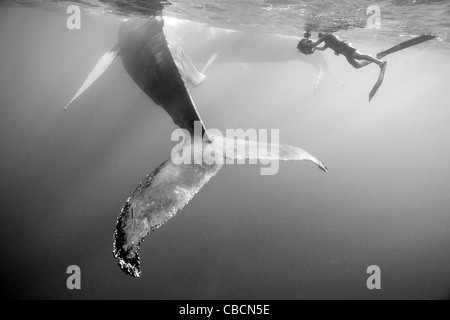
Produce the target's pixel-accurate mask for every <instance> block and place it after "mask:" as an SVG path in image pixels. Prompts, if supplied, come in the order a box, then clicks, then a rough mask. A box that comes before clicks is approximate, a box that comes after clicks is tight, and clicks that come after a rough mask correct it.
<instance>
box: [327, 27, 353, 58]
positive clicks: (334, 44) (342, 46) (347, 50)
mask: <svg viewBox="0 0 450 320" xmlns="http://www.w3.org/2000/svg"><path fill="white" fill-rule="evenodd" d="M322 38H323V41H324V42H325V44H326V45H327V46H328V48H331V49H333V50H334V52H335V53H337V54H342V55H344V56H346V57H348V58H352V57H353V53H355V51H356V48H354V47H353V46H352V45H351V43H347V42H346V41H345V40H342V39H341V38H339V37H338V36H335V35H334V34H330V33H328V34H325V35H323V36H322Z"/></svg>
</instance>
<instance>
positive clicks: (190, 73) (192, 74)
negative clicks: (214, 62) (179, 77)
mask: <svg viewBox="0 0 450 320" xmlns="http://www.w3.org/2000/svg"><path fill="white" fill-rule="evenodd" d="M185 68H186V79H187V81H188V82H189V83H190V84H191V85H192V86H194V87H198V86H199V85H201V84H202V83H203V81H205V79H206V75H204V74H203V73H202V72H200V71H198V70H197V68H196V67H195V65H194V63H193V62H192V60H191V58H189V57H188V56H187V55H186V64H185Z"/></svg>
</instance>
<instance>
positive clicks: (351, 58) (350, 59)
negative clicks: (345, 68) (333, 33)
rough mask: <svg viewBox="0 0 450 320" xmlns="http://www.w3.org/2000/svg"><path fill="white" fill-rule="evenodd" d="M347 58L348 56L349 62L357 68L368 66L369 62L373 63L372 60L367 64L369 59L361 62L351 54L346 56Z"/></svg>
mask: <svg viewBox="0 0 450 320" xmlns="http://www.w3.org/2000/svg"><path fill="white" fill-rule="evenodd" d="M345 58H347V61H348V63H350V64H351V65H352V66H353V67H354V68H356V69H359V68H362V67H364V66H366V65H367V64H369V63H371V62H368V63H367V64H365V63H366V62H367V61H364V62H359V61H356V60H355V59H354V58H353V57H350V56H345Z"/></svg>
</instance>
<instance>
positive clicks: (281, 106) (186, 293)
mask: <svg viewBox="0 0 450 320" xmlns="http://www.w3.org/2000/svg"><path fill="white" fill-rule="evenodd" d="M17 2H18V1H15V3H16V4H15V5H14V6H12V5H10V4H8V5H3V6H1V7H0V57H1V58H0V97H1V98H0V150H1V153H0V168H1V169H0V181H1V182H2V183H1V187H0V188H1V194H2V199H3V201H2V203H1V204H0V212H1V214H2V218H3V220H2V221H3V224H2V225H3V228H2V232H1V233H0V240H1V243H2V245H1V254H2V262H1V284H2V288H4V291H5V292H6V294H7V296H9V297H10V298H44V299H59V298H67V299H77V298H85V299H91V298H125V299H132V298H143V299H260V298H261V299H345V298H350V299H382V298H384V299H401V298H405V299H442V298H446V297H448V296H449V294H450V280H449V277H448V275H449V274H450V258H449V255H448V248H449V245H450V232H449V230H450V213H449V210H448V208H449V206H450V194H449V186H448V183H449V181H450V170H449V169H448V166H447V163H448V162H449V160H450V153H449V152H448V137H450V129H449V126H448V123H449V121H450V112H449V109H448V105H449V101H450V93H449V91H448V83H449V82H450V76H449V75H450V63H449V61H450V60H449V52H448V47H447V46H448V44H447V42H446V38H445V35H446V32H447V30H448V19H445V18H444V16H445V13H446V12H447V13H448V4H447V2H445V1H433V2H423V1H422V2H414V3H413V2H408V1H395V2H392V1H390V2H380V3H379V5H380V7H381V9H382V12H385V13H386V14H387V15H388V17H387V20H388V23H387V27H386V29H383V28H382V29H381V30H380V31H377V30H367V29H365V28H359V27H357V26H356V24H358V23H359V24H361V21H364V20H363V19H364V18H365V17H364V18H362V17H361V18H357V17H358V15H359V14H360V13H361V12H362V11H363V9H364V8H365V5H366V3H365V2H364V1H363V5H364V6H362V5H361V6H360V7H358V3H357V2H345V3H344V2H343V3H340V2H334V1H333V3H335V4H331V2H330V3H327V2H325V3H324V4H323V5H321V4H320V3H319V2H317V3H315V2H308V3H294V2H292V3H287V2H286V3H284V2H283V3H280V2H264V3H259V4H258V6H257V4H256V3H253V2H246V3H245V4H244V3H240V4H241V9H242V10H241V11H240V12H242V15H239V16H237V15H231V14H230V15H228V14H227V13H228V12H230V10H237V9H232V8H235V7H233V6H232V5H231V4H230V3H229V2H220V3H219V2H208V5H206V3H203V7H201V6H200V5H198V4H195V3H194V2H192V1H191V2H190V3H192V6H188V7H185V6H186V5H185V4H183V3H181V2H173V3H172V4H171V5H167V6H164V9H163V14H164V15H167V16H170V17H171V18H172V20H171V19H169V21H172V23H174V24H175V25H178V30H179V35H180V37H181V38H182V40H183V41H184V43H185V46H186V50H187V52H188V53H189V54H190V55H191V57H192V59H193V61H194V63H195V64H196V65H197V66H199V68H201V67H202V66H203V65H204V64H205V63H206V60H207V59H208V57H210V55H211V54H212V53H216V52H218V53H219V57H220V58H219V59H218V60H217V61H216V63H214V64H213V65H212V66H211V67H210V68H209V69H208V74H207V76H208V79H207V81H206V82H205V83H204V84H203V85H202V86H200V87H199V88H194V89H192V90H191V94H192V96H193V99H194V101H195V103H196V106H197V108H198V110H199V113H200V114H201V116H202V118H203V120H204V122H205V123H206V124H207V126H208V127H211V128H218V129H221V130H225V129H226V128H244V129H246V128H267V129H271V128H275V129H280V141H281V142H282V143H286V144H291V145H296V146H300V147H302V148H305V149H306V150H308V151H310V152H311V153H313V154H314V155H316V156H317V157H318V158H320V159H321V160H322V161H324V162H325V163H326V164H327V165H328V167H329V169H330V170H329V173H327V174H324V173H322V172H320V171H319V170H317V168H315V167H314V166H313V165H310V164H306V163H281V164H280V172H279V173H278V174H277V175H275V176H261V175H260V174H259V173H260V171H259V166H256V165H228V166H225V167H224V168H223V169H222V170H221V171H220V172H219V173H218V175H217V176H216V177H214V178H213V179H212V180H211V181H210V182H209V183H208V184H207V185H206V186H205V187H204V189H203V190H202V191H201V192H200V193H199V194H198V195H196V197H195V198H194V199H193V200H192V201H191V202H190V203H189V204H188V205H187V206H186V207H185V208H184V209H183V210H182V211H181V212H180V213H178V215H177V216H176V217H175V218H173V219H172V220H170V222H168V223H167V224H165V225H164V226H163V227H162V228H161V229H159V230H158V231H156V232H154V233H151V234H150V235H148V237H147V240H146V241H145V242H144V243H143V245H142V249H141V259H142V260H141V263H142V276H141V278H138V279H134V278H131V277H129V276H126V275H125V274H123V273H122V271H120V269H119V268H118V267H117V263H116V261H115V260H114V258H113V256H112V253H111V252H112V236H113V232H114V227H115V221H116V218H117V215H118V214H119V211H120V209H121V207H122V205H123V203H124V201H125V200H126V199H127V197H128V196H129V194H130V193H131V191H133V189H134V188H135V187H136V186H137V184H138V183H139V182H140V181H141V180H142V179H143V178H144V177H145V175H147V174H148V173H150V172H152V171H153V170H154V169H155V168H156V167H157V166H158V165H159V164H160V163H162V162H163V161H164V160H166V159H167V157H168V156H169V154H170V151H171V149H172V147H173V146H174V143H173V142H171V141H170V135H171V133H172V131H173V130H174V129H175V125H174V124H173V122H172V120H171V119H170V118H169V117H168V115H167V114H166V113H165V112H164V111H163V110H162V109H161V108H159V107H157V106H156V105H154V104H153V102H151V101H150V100H149V99H148V97H147V96H146V95H145V94H144V93H143V92H141V91H140V89H139V88H138V87H137V86H136V85H135V84H134V83H133V82H132V80H131V79H130V77H129V76H128V75H127V74H126V72H125V70H124V68H123V66H122V64H121V63H120V62H119V61H116V62H114V63H113V65H112V66H111V68H110V69H109V70H108V71H107V73H106V74H105V75H104V76H103V77H102V78H101V79H100V80H99V81H98V82H97V83H95V85H94V86H93V87H91V88H90V89H89V90H88V91H87V92H86V93H85V94H84V95H83V96H82V97H80V98H79V100H78V101H77V102H76V103H74V105H73V106H72V109H71V110H70V111H68V112H64V111H63V110H62V108H63V107H64V105H65V104H66V103H67V102H68V100H69V99H70V98H71V97H72V96H73V94H74V93H75V92H76V91H77V90H78V88H79V86H80V85H81V83H82V82H83V80H84V79H85V77H86V76H87V74H88V73H89V72H90V70H91V69H92V67H93V66H94V65H95V63H96V61H97V60H98V59H99V57H100V56H101V55H102V54H103V53H104V52H106V51H107V50H108V49H110V48H111V47H112V46H113V45H114V44H115V43H116V42H117V31H118V28H119V27H120V24H121V23H122V19H123V18H124V16H126V15H127V14H128V15H131V14H140V15H142V14H143V12H146V11H145V10H146V9H147V8H140V10H136V8H135V7H131V8H125V9H124V8H123V7H122V9H121V10H118V9H117V8H116V7H115V6H107V7H106V8H105V7H102V8H98V7H97V8H94V7H93V6H92V3H91V4H90V6H87V7H86V9H85V11H83V14H82V19H83V20H82V28H81V30H68V29H67V28H66V19H67V17H68V15H67V14H66V13H65V6H66V5H67V3H65V2H60V3H58V4H57V5H55V4H54V3H53V4H50V3H48V2H47V1H42V2H40V3H39V6H37V7H36V6H35V5H33V6H27V5H24V3H23V2H22V1H20V5H17ZM344 4H345V5H344ZM105 6H106V5H105ZM238 6H239V5H238ZM270 6H271V7H272V9H269V8H270ZM321 6H322V7H321ZM384 6H385V7H384ZM256 8H259V9H258V10H259V11H258V12H262V14H264V15H263V16H258V15H255V14H254V13H255V10H256ZM286 8H287V9H286ZM321 8H322V10H323V11H324V12H327V15H326V17H324V18H323V19H321V20H320V21H321V24H322V27H320V28H318V29H321V28H322V29H323V28H325V27H327V28H328V27H333V26H335V25H336V24H340V23H341V22H343V21H344V20H345V19H344V20H343V18H342V19H340V18H339V19H337V20H336V19H333V15H332V14H331V13H332V12H335V13H336V14H337V15H340V16H341V17H344V15H343V13H345V12H348V14H349V16H350V17H351V19H350V20H345V21H347V22H349V21H350V22H349V23H350V24H355V26H351V27H348V23H347V24H344V23H342V24H341V26H342V29H341V30H340V32H339V34H340V35H341V36H343V37H345V38H347V39H351V42H353V43H354V44H355V45H356V46H357V47H358V48H359V49H360V50H362V51H364V52H369V53H376V52H379V51H380V50H382V49H386V48H388V47H390V46H392V45H394V44H396V43H398V42H399V41H403V40H405V39H406V38H407V37H409V36H411V35H413V34H421V33H427V32H432V33H436V34H437V35H438V36H439V38H440V39H439V40H435V41H434V42H430V43H425V44H422V45H420V46H416V47H412V48H410V49H407V50H404V51H401V52H398V53H396V54H395V55H392V56H390V57H388V60H389V68H388V71H387V74H386V79H385V81H384V83H383V85H382V87H381V88H380V91H379V92H378V93H377V95H376V97H375V98H374V100H372V102H370V103H368V101H367V95H368V92H369V91H370V88H371V87H372V85H373V83H374V81H375V79H376V77H377V74H378V70H377V68H376V67H374V66H370V67H367V68H364V69H361V70H355V69H353V68H351V67H350V66H349V65H348V64H347V62H346V61H345V59H343V58H342V57H336V56H335V55H333V54H332V53H330V52H325V53H323V54H317V56H315V57H314V58H313V57H310V58H311V59H312V60H311V59H308V58H306V57H304V56H300V55H299V54H298V53H297V52H296V51H295V50H292V51H291V49H290V48H293V49H295V46H296V43H297V41H298V40H297V39H295V38H289V37H280V36H278V34H282V35H284V36H293V35H296V36H299V35H300V34H301V32H303V27H304V25H305V23H307V22H308V21H309V20H308V19H310V17H311V12H320V9H321ZM357 8H359V10H358V9H357ZM361 8H363V9H361ZM114 10H116V11H114ZM289 10H291V11H289ZM302 10H303V11H302ZM407 10H410V11H408V12H410V13H411V16H408V15H406V14H403V15H402V14H401V13H405V12H407ZM446 10H447V11H446ZM114 12H115V13H120V15H114V14H112V13H114ZM283 12H284V13H283ZM301 12H303V15H300V17H301V18H300V20H299V24H298V25H297V26H296V27H295V29H292V28H291V29H289V28H288V27H286V26H287V25H291V26H292V24H293V23H288V21H289V20H288V19H284V18H282V17H286V15H287V16H291V17H293V16H294V15H296V14H297V13H301ZM246 14H247V16H248V17H252V19H250V18H248V19H246V18H245V15H246ZM283 14H286V15H285V16H283ZM399 15H401V16H402V19H397V18H396V17H398V16H399ZM415 15H418V16H420V17H426V18H423V19H422V18H420V19H417V18H416V19H414V16H415ZM175 17H176V18H183V19H186V20H192V21H193V22H192V21H191V22H189V21H188V22H180V21H179V20H174V18H175ZM213 17H221V18H222V19H220V18H217V19H214V18H213ZM225 17H229V18H227V19H228V20H227V19H226V18H225ZM435 17H437V18H435ZM202 19H203V20H202ZM233 19H235V20H233ZM272 19H273V20H272ZM330 19H331V20H330ZM244 20H245V21H247V24H244V23H242V21H244ZM282 20H283V21H284V22H283V23H284V24H277V23H273V22H274V21H282ZM413 20H416V21H418V23H416V24H413V23H410V22H411V21H413ZM196 21H198V22H202V23H209V25H212V26H214V27H215V28H218V27H221V28H223V27H226V28H228V29H237V30H240V31H241V32H242V33H239V34H238V36H237V37H228V38H225V37H223V34H224V31H223V30H221V29H209V28H208V25H203V24H197V23H196ZM290 21H292V20H290ZM326 21H332V23H327V22H326ZM382 21H383V20H382ZM408 21H409V22H408ZM271 25H274V26H276V27H274V28H273V29H274V30H273V31H271V27H270V26H271ZM324 26H325V27H324ZM345 26H347V27H348V28H345ZM275 31H276V32H275ZM255 32H258V33H257V34H256V33H255ZM299 33H300V34H299ZM207 36H208V37H210V38H208V37H207ZM219 37H223V38H219ZM216 39H220V41H219V40H218V41H215V40H216ZM225 39H226V41H225ZM206 40H211V41H210V42H206ZM222 40H223V41H222ZM319 62H320V63H321V64H322V65H323V66H326V69H324V70H323V72H324V76H323V80H322V82H321V83H320V85H319V87H318V90H317V91H316V92H314V86H315V84H316V79H317V76H318V73H319V71H318V69H317V68H318V63H319ZM73 264H75V265H78V266H80V268H81V272H82V289H81V290H79V291H70V290H68V289H67V288H66V279H67V277H68V275H67V274H66V268H67V267H68V266H69V265H73ZM374 264H375V265H378V266H380V268H381V270H382V289H381V290H379V291H370V290H368V289H367V287H366V280H367V277H368V275H367V274H366V269H367V267H368V266H370V265H374Z"/></svg>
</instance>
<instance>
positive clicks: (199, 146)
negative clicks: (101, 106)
mask: <svg viewBox="0 0 450 320" xmlns="http://www.w3.org/2000/svg"><path fill="white" fill-rule="evenodd" d="M171 36H172V35H170V32H169V31H168V30H166V29H165V27H164V19H163V18H151V19H141V18H136V19H133V20H130V21H127V22H125V23H124V24H123V25H122V26H121V27H120V30H119V41H118V45H117V46H115V47H114V48H113V49H112V50H110V51H109V52H107V53H106V54H105V55H104V56H103V57H102V58H101V59H100V61H99V63H97V65H96V67H95V68H94V70H93V71H92V72H91V74H90V75H89V76H88V79H86V81H85V83H84V84H83V86H82V88H81V89H80V90H79V93H77V95H75V97H74V99H75V98H76V97H77V96H78V95H79V94H81V93H82V92H83V91H84V90H86V89H87V88H88V87H89V86H90V85H92V83H94V81H95V80H96V79H98V77H99V76H100V75H101V74H103V73H104V72H105V70H106V69H107V67H108V66H109V64H111V62H112V60H114V59H115V58H116V57H118V56H120V57H121V60H122V63H123V66H124V68H125V70H126V72H127V73H128V74H129V76H130V77H131V78H132V79H133V80H134V82H135V83H136V85H137V86H138V87H139V88H141V89H142V91H144V92H145V93H146V94H147V96H148V97H149V98H150V99H152V100H153V101H154V102H155V103H156V104H157V105H159V106H161V107H162V108H163V109H164V110H165V111H166V112H167V113H168V114H169V115H170V117H171V118H172V120H173V121H174V123H175V124H176V125H177V126H179V127H180V128H182V129H184V130H186V131H187V132H189V133H190V134H193V135H199V132H200V135H201V137H200V139H190V140H189V142H187V143H188V144H189V145H188V146H187V147H186V148H181V149H179V150H178V151H176V152H178V153H179V154H180V155H183V153H190V156H192V157H195V156H196V152H202V151H203V150H205V148H210V147H211V146H212V147H213V153H215V154H216V156H217V154H218V155H219V157H222V158H230V159H262V158H264V159H269V160H292V161H294V160H307V161H310V162H312V163H314V164H315V165H317V166H318V167H319V168H320V169H321V170H323V171H325V172H326V171H327V168H326V166H325V165H324V164H323V163H322V162H321V161H320V160H318V159H316V158H315V157H314V156H312V155H311V154H309V153H308V152H307V151H305V150H302V149H300V148H297V147H293V146H288V145H274V144H269V145H267V144H259V143H258V142H255V141H247V140H245V141H244V140H242V141H239V142H238V143H239V144H241V145H245V146H250V145H255V144H257V145H258V147H259V148H260V149H264V150H265V151H268V150H269V149H270V151H268V152H265V153H264V154H265V155H264V157H262V156H261V155H260V154H255V153H252V152H251V151H249V150H251V148H228V150H226V152H224V151H223V150H222V145H223V139H222V138H221V137H214V136H213V135H211V134H209V133H208V131H207V130H206V129H205V125H204V123H203V121H202V120H201V118H200V115H199V114H198V112H197V109H196V107H195V104H194V101H193V100H192V98H191V95H190V94H189V91H188V89H187V86H186V83H191V84H194V85H198V84H200V83H201V82H202V81H204V79H205V76H204V75H203V74H202V73H201V72H199V71H197V69H196V68H195V66H194V65H193V63H192V61H191V60H190V59H189V57H188V56H187V55H186V53H185V52H184V50H183V47H182V46H181V44H180V43H178V42H177V41H174V40H173V38H171ZM214 58H215V57H214V56H213V57H212V58H211V59H210V61H209V63H210V62H212V61H213V60H214ZM209 63H207V65H209ZM202 71H203V70H202ZM74 99H72V100H71V102H73V100H74ZM66 107H67V106H66ZM199 124H200V126H201V130H194V128H196V126H198V125H199ZM227 147H229V145H227ZM188 155H189V154H188ZM222 165H223V162H202V163H195V162H193V163H190V164H185V163H181V164H175V163H174V162H173V161H172V157H169V159H167V160H166V161H165V162H163V163H162V164H161V165H160V166H159V167H157V168H156V169H155V170H154V171H153V172H151V173H150V174H149V175H148V176H147V177H145V178H144V179H143V180H142V182H141V183H140V184H139V185H138V186H137V188H136V189H135V190H134V191H133V192H132V194H131V195H130V197H129V198H128V199H127V200H126V202H125V204H124V205H123V207H122V210H121V211H120V215H119V217H118V219H117V223H116V229H115V232H114V237H113V238H114V239H113V255H114V257H115V258H116V259H117V261H118V264H119V266H120V268H121V269H122V270H123V271H124V272H125V273H126V274H129V275H131V276H134V277H139V276H140V274H141V269H140V259H139V254H138V251H139V248H140V245H141V244H142V241H143V240H144V238H145V237H146V235H147V234H148V233H149V232H150V231H154V230H156V229H158V228H159V227H160V226H161V225H162V224H164V223H165V222H166V221H167V220H169V219H170V218H172V217H173V216H175V214H176V213H177V212H178V211H180V210H181V209H182V208H183V207H184V206H185V205H186V204H187V203H188V202H189V201H190V200H191V199H192V198H193V197H194V196H195V194H196V193H197V192H199V191H200V189H201V188H202V187H203V186H204V185H205V183H207V182H208V181H209V180H210V179H211V178H212V177H213V176H214V175H216V173H217V172H218V171H219V170H220V168H221V167H222Z"/></svg>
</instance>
